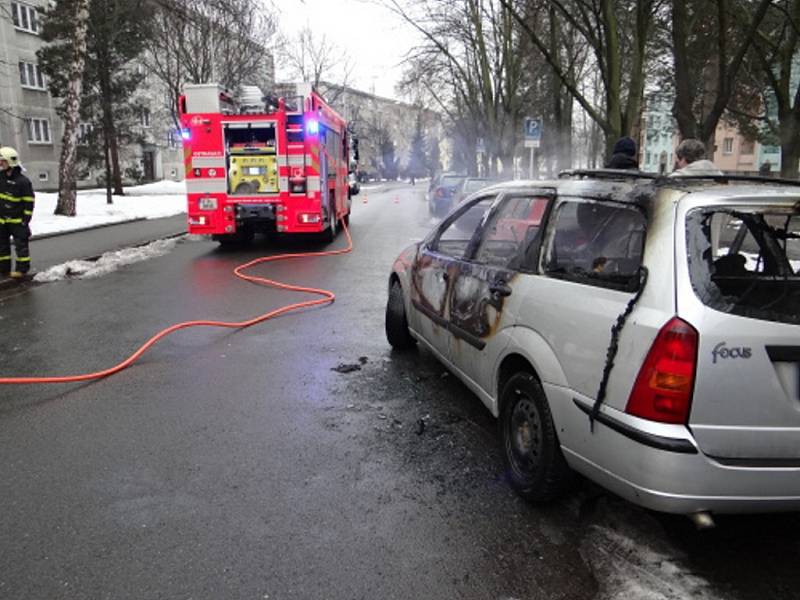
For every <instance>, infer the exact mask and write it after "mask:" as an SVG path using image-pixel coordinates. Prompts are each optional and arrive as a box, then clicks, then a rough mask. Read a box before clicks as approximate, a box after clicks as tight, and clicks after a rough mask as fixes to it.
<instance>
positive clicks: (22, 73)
mask: <svg viewBox="0 0 800 600" xmlns="http://www.w3.org/2000/svg"><path fill="white" fill-rule="evenodd" d="M19 82H20V83H21V84H22V87H26V88H32V89H35V90H44V89H47V80H46V79H45V77H44V73H42V71H41V70H40V69H39V65H35V64H33V63H26V62H20V63H19Z"/></svg>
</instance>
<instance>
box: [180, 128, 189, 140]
mask: <svg viewBox="0 0 800 600" xmlns="http://www.w3.org/2000/svg"><path fill="white" fill-rule="evenodd" d="M181 137H182V138H183V139H184V140H190V139H192V132H191V131H190V130H188V129H181Z"/></svg>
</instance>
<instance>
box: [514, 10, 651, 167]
mask: <svg viewBox="0 0 800 600" xmlns="http://www.w3.org/2000/svg"><path fill="white" fill-rule="evenodd" d="M499 1H500V2H501V3H502V4H503V6H505V7H507V8H508V9H509V10H510V11H511V13H512V14H513V15H514V18H515V19H516V20H517V22H518V23H519V25H520V26H521V27H522V29H523V30H524V31H525V33H526V34H527V35H528V37H529V39H530V41H531V42H532V44H533V46H534V47H535V48H536V49H537V50H538V51H539V52H540V53H541V54H542V56H543V57H544V58H545V60H546V61H547V63H548V64H549V65H550V67H551V68H552V69H553V72H554V73H555V74H556V75H557V76H558V78H559V79H560V81H561V84H562V85H563V86H564V88H566V90H567V91H568V92H569V94H570V95H571V96H572V97H573V98H575V100H576V101H577V102H578V103H579V104H580V106H581V107H582V108H583V110H585V111H586V113H587V114H588V115H589V117H590V118H591V119H592V120H593V121H594V122H595V123H597V124H598V126H599V127H600V128H601V129H602V130H603V132H604V133H605V136H606V152H607V153H610V151H611V148H612V146H613V144H614V142H615V141H616V140H617V139H618V138H619V137H620V136H623V135H630V134H631V133H632V131H633V130H634V128H635V126H636V123H637V122H638V119H639V114H640V109H641V104H642V99H643V95H644V83H645V74H646V70H647V60H648V49H649V46H648V44H649V42H650V39H651V33H652V28H653V24H654V23H655V21H656V19H657V16H658V13H659V10H660V8H661V5H662V3H663V0H546V2H545V3H546V4H547V5H549V7H550V8H554V9H555V10H554V11H550V18H551V19H558V20H559V21H562V22H564V23H566V24H568V25H569V26H570V27H571V28H572V30H573V31H575V32H576V33H577V34H579V35H580V37H581V39H582V42H583V43H585V44H586V45H587V47H588V48H589V49H590V50H591V52H592V56H593V66H594V68H595V69H596V70H597V72H598V73H599V75H600V80H601V83H602V89H603V91H604V94H603V101H602V103H601V104H600V105H598V104H596V103H595V102H593V101H592V98H591V95H590V94H586V93H585V92H584V91H582V90H581V87H580V86H579V85H578V83H577V82H576V81H575V79H574V72H570V70H568V69H567V68H566V65H565V64H563V63H562V62H561V61H559V58H558V54H557V53H555V52H554V48H553V45H552V40H548V39H547V38H546V37H545V35H544V33H543V32H542V31H539V30H538V29H537V27H536V26H535V23H533V22H532V20H531V19H530V17H529V15H530V14H531V12H532V7H535V6H536V5H538V4H541V2H540V1H539V0H499Z"/></svg>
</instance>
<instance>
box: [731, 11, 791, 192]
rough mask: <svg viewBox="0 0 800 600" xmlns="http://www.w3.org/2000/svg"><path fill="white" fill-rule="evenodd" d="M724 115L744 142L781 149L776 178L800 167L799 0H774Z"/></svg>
mask: <svg viewBox="0 0 800 600" xmlns="http://www.w3.org/2000/svg"><path fill="white" fill-rule="evenodd" d="M729 111H730V113H731V115H732V116H733V120H734V121H735V123H736V125H737V127H738V128H739V130H740V131H741V132H742V133H743V134H744V135H746V136H747V137H749V138H757V139H759V140H760V141H761V142H762V143H767V144H779V145H780V147H781V175H782V176H783V177H787V178H793V179H795V178H797V177H798V162H800V0H775V2H774V4H773V6H772V7H771V8H770V10H769V12H768V13H767V15H766V16H765V18H764V20H763V21H762V23H761V26H760V27H759V31H758V33H757V35H756V37H755V40H754V42H753V46H752V48H751V50H750V52H749V53H748V56H747V57H745V60H744V63H743V66H742V76H741V77H740V83H739V85H738V86H737V88H736V90H735V92H734V96H733V99H732V104H731V106H729Z"/></svg>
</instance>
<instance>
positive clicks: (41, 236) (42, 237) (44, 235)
mask: <svg viewBox="0 0 800 600" xmlns="http://www.w3.org/2000/svg"><path fill="white" fill-rule="evenodd" d="M146 220H147V219H146V218H144V217H137V218H135V219H126V220H124V221H114V222H113V223H100V224H99V225H87V226H85V227H78V228H77V229H67V230H66V231H52V232H50V233H40V234H37V235H32V236H31V240H46V239H47V238H54V237H59V236H62V235H69V234H70V233H81V232H82V231H92V230H93V229H104V228H106V227H113V226H114V225H127V224H128V223H138V222H139V221H146Z"/></svg>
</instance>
